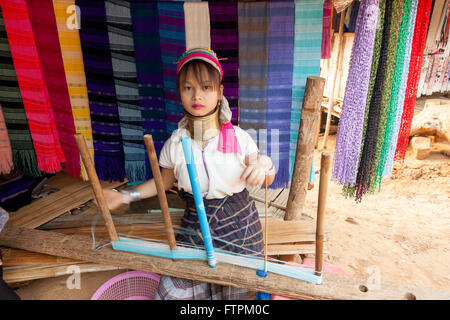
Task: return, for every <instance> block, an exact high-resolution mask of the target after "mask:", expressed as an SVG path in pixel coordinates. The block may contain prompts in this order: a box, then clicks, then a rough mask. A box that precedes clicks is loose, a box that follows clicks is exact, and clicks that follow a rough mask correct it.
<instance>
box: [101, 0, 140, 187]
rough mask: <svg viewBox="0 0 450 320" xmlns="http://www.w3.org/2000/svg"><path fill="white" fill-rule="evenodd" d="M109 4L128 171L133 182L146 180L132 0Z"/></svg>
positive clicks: (112, 50) (118, 98) (110, 31)
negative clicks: (132, 21)
mask: <svg viewBox="0 0 450 320" xmlns="http://www.w3.org/2000/svg"><path fill="white" fill-rule="evenodd" d="M105 7H106V20H107V23H108V34H109V43H110V47H111V58H112V68H113V74H114V83H115V88H116V96H117V106H118V109H119V118H120V130H121V133H122V139H123V151H124V154H125V175H126V177H127V179H128V180H130V181H132V182H136V181H144V180H145V167H146V166H145V154H146V150H145V146H144V138H143V136H144V131H143V129H142V113H141V107H140V105H139V102H140V99H139V88H138V83H137V73H136V60H135V55H134V42H133V31H132V25H131V12H130V2H129V1H120V2H116V1H112V0H107V1H106V2H105Z"/></svg>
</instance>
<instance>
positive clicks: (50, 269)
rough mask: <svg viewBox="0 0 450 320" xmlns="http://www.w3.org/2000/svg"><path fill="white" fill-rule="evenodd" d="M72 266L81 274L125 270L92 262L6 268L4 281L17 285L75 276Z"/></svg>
mask: <svg viewBox="0 0 450 320" xmlns="http://www.w3.org/2000/svg"><path fill="white" fill-rule="evenodd" d="M72 266H77V267H78V268H79V272H80V273H87V272H99V271H110V270H120V269H123V268H120V267H116V266H107V265H99V264H96V263H90V262H78V263H56V264H42V265H27V266H16V267H5V268H4V269H3V280H4V281H5V282H6V283H17V282H23V281H30V280H37V279H45V278H53V277H60V276H64V275H71V274H73V269H72V268H71V267H72Z"/></svg>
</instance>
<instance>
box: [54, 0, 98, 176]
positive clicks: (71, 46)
mask: <svg viewBox="0 0 450 320" xmlns="http://www.w3.org/2000/svg"><path fill="white" fill-rule="evenodd" d="M53 8H54V11H55V17H56V25H57V29H58V37H59V44H60V45H61V55H62V60H63V65H64V72H65V77H66V82H67V90H68V94H69V99H70V105H71V107H72V116H73V120H74V124H75V130H76V132H77V133H81V134H82V135H83V136H84V138H85V140H86V145H87V147H88V150H89V154H90V156H91V159H92V160H94V144H93V141H92V126H91V115H90V111H89V100H88V94H87V88H86V75H85V73H84V64H83V56H82V52H81V44H80V35H79V34H78V28H79V26H78V23H77V18H79V14H78V16H77V14H76V8H75V0H53ZM80 166H81V177H82V178H83V180H85V181H87V180H88V176H87V173H86V168H85V167H84V164H83V162H82V161H80Z"/></svg>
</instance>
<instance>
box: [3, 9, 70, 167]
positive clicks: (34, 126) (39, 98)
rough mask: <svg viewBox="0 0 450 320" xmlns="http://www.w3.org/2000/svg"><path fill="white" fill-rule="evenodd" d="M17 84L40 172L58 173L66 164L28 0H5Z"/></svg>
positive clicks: (7, 26)
mask: <svg viewBox="0 0 450 320" xmlns="http://www.w3.org/2000/svg"><path fill="white" fill-rule="evenodd" d="M0 3H1V6H2V13H3V19H4V21H5V28H6V33H7V35H8V41H9V45H10V47H11V55H12V58H13V62H14V68H15V70H16V74H17V81H18V83H19V87H20V93H21V95H22V99H23V104H24V107H25V113H26V115H27V119H28V125H29V127H30V132H31V137H32V139H33V145H34V149H35V151H36V157H37V162H38V169H39V170H42V171H45V172H49V173H54V172H57V171H60V170H61V162H64V161H65V158H64V154H63V152H62V149H61V145H60V143H59V136H58V131H57V129H56V125H55V119H54V116H53V110H52V107H51V105H50V99H49V94H48V91H47V86H46V83H45V80H44V76H43V73H42V67H41V63H40V61H39V58H38V52H37V49H36V45H35V39H34V35H33V30H32V27H31V23H30V19H29V14H28V9H27V5H26V2H25V0H2V1H1V2H0Z"/></svg>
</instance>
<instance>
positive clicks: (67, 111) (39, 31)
mask: <svg viewBox="0 0 450 320" xmlns="http://www.w3.org/2000/svg"><path fill="white" fill-rule="evenodd" d="M26 2H27V7H28V13H29V16H30V22H31V26H32V28H33V34H34V39H35V40H36V49H37V52H38V55H39V60H40V62H41V67H42V72H43V76H44V80H45V83H46V85H47V88H48V92H49V93H50V96H49V98H50V105H51V107H52V110H53V114H54V116H55V123H56V128H57V130H58V134H59V137H60V142H61V147H62V150H63V152H64V156H65V158H66V171H67V172H68V173H69V174H71V175H72V176H74V177H75V178H79V177H80V171H81V168H80V153H79V151H78V148H77V144H76V142H75V138H74V135H75V132H76V131H75V124H74V120H73V115H72V106H71V104H70V98H69V92H68V89H67V82H66V74H65V72H64V64H63V60H62V55H61V47H60V45H59V38H58V29H57V26H56V18H55V12H54V10H53V3H52V0H39V1H35V0H27V1H26Z"/></svg>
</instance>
